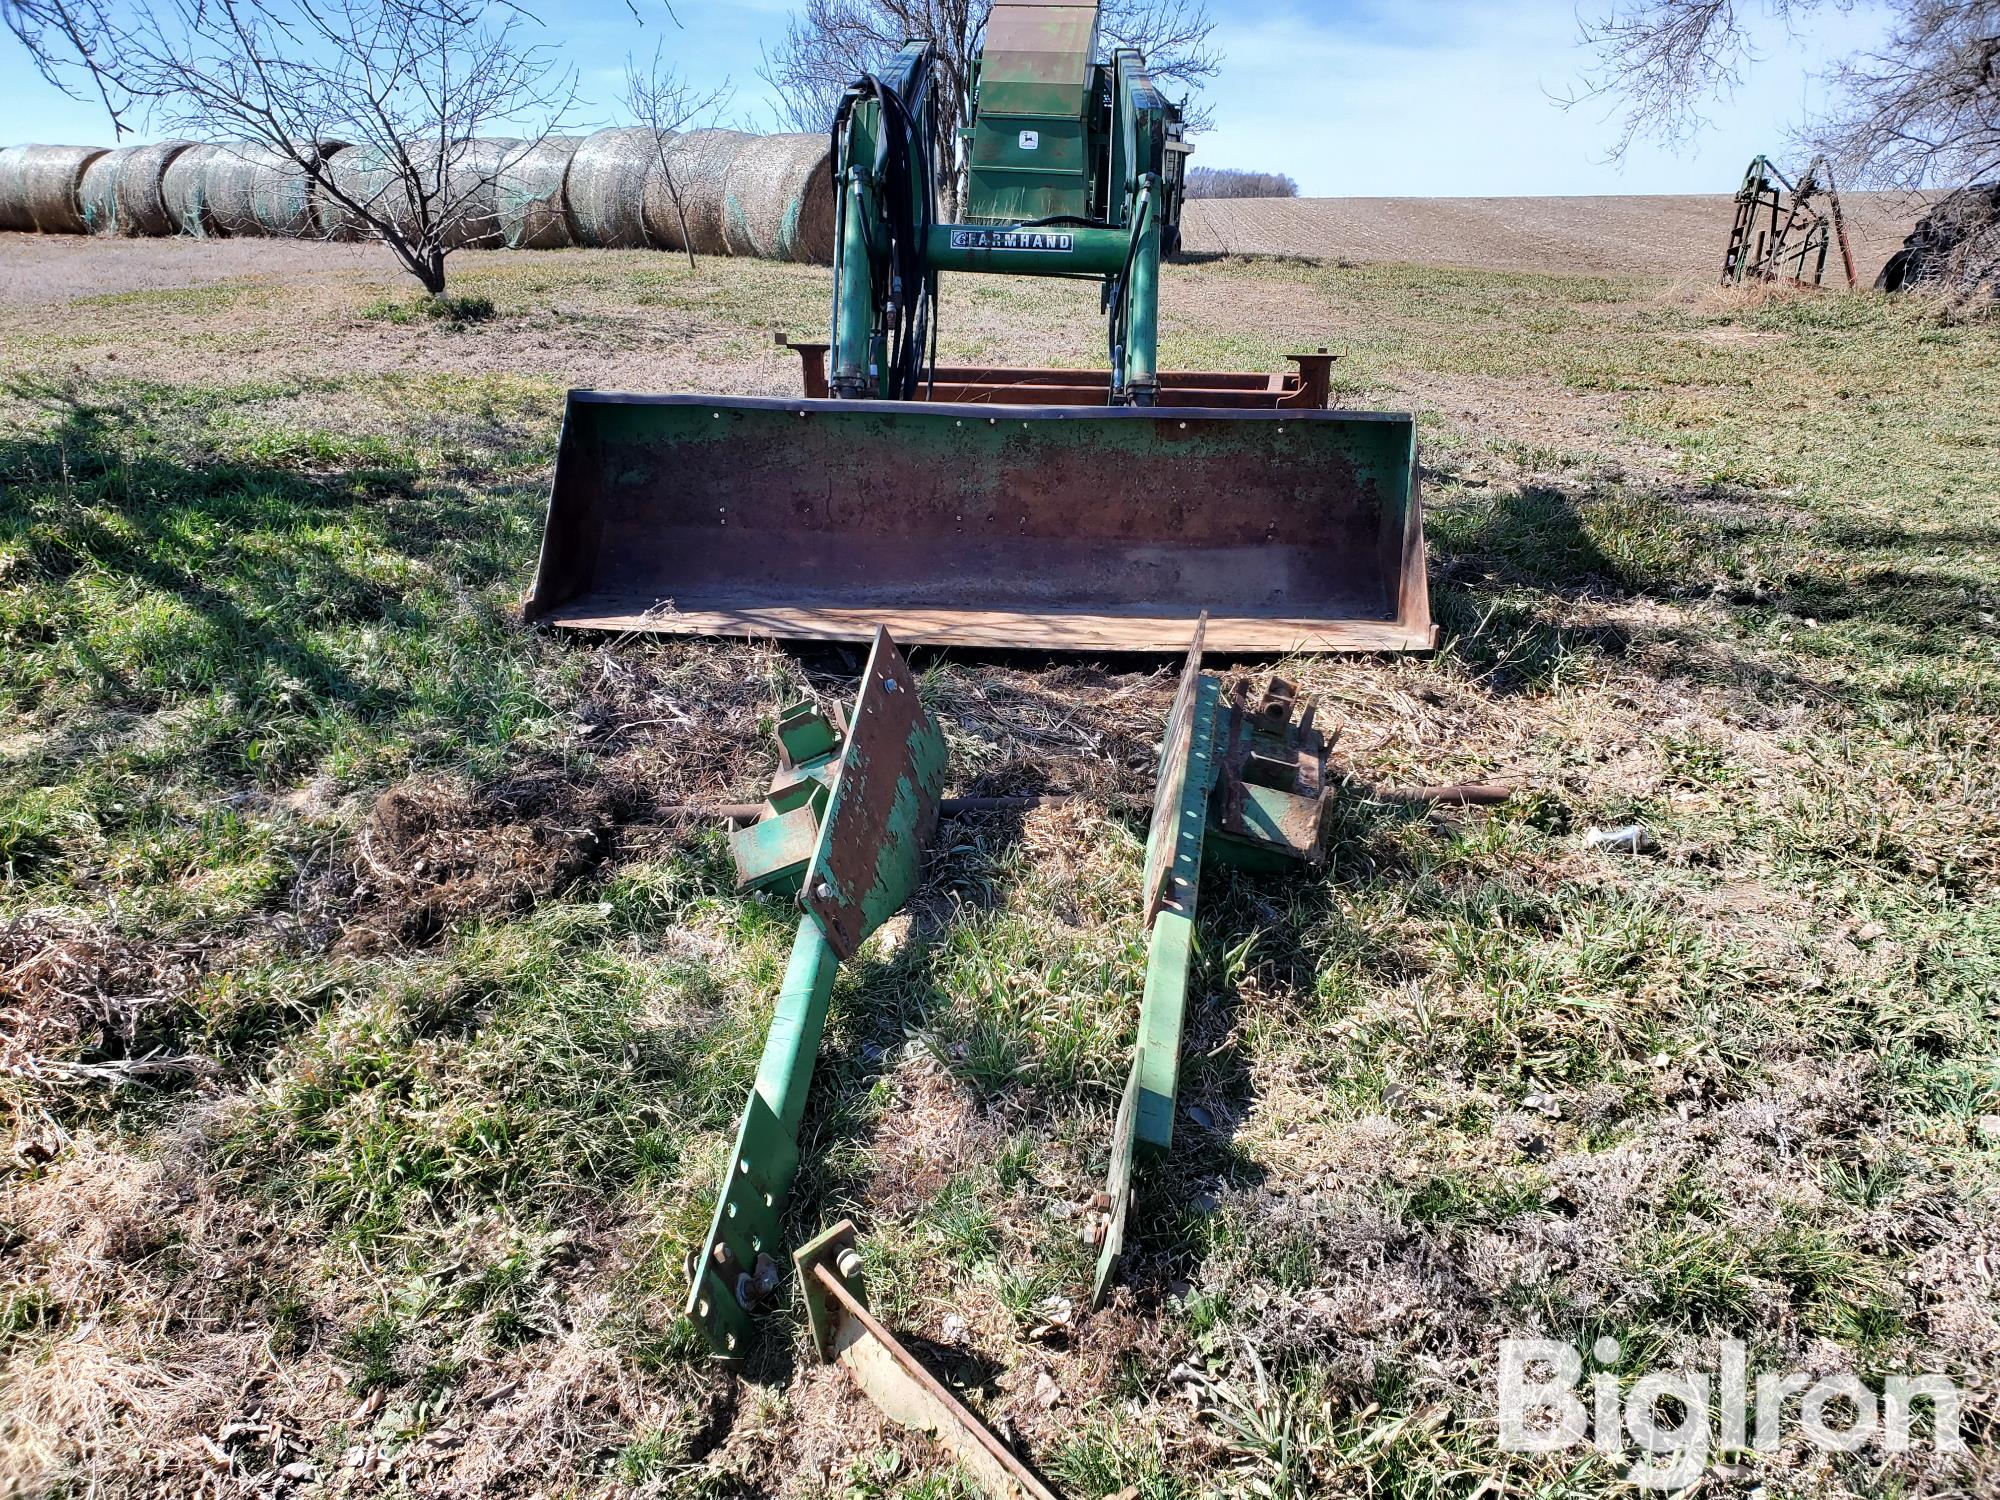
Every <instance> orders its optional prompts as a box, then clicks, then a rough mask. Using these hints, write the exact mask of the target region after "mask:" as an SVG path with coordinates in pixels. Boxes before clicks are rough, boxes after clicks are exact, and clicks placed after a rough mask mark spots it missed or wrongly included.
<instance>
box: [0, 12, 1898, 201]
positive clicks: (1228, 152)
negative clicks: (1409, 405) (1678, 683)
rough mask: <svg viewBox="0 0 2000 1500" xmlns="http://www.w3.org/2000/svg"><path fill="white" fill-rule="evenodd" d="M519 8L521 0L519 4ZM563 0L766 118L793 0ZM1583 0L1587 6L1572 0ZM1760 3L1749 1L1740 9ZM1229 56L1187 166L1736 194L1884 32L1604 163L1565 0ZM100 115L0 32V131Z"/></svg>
mask: <svg viewBox="0 0 2000 1500" xmlns="http://www.w3.org/2000/svg"><path fill="white" fill-rule="evenodd" d="M530 3H532V0H530ZM636 3H637V4H638V5H639V6H640V9H641V14H642V15H643V16H644V17H645V19H646V22H647V24H646V25H644V26H643V27H642V26H640V25H639V24H637V23H635V22H634V20H633V17H632V13H631V12H630V11H629V10H628V9H627V8H626V6H625V4H624V0H568V3H564V4H560V5H551V6H547V7H544V8H543V9H544V14H545V16H546V19H547V22H548V32H549V40H550V41H551V42H553V43H555V44H558V45H559V46H560V47H561V48H562V49H563V50H564V52H565V53H566V54H567V55H568V57H569V58H570V59H571V61H573V62H574V63H575V64H576V66H577V68H578V70H579V73H580V74H581V77H582V80H583V86H584V90H585V93H586V94H587V95H589V96H590V97H591V98H592V99H593V100H594V101H596V107H595V108H594V109H593V110H592V111H591V112H590V113H591V115H592V117H593V118H594V119H596V120H600V121H602V122H604V123H610V122H611V121H612V120H613V119H614V118H615V115H616V110H615V107H614V106H613V104H612V100H613V98H614V97H615V95H616V94H617V92H618V80H619V77H620V74H621V70H622V65H623V59H624V56H625V54H626V53H627V52H628V51H631V52H637V53H639V54H641V55H650V54H651V52H652V49H653V47H654V45H655V43H656V42H660V41H664V42H665V43H666V45H667V47H668V48H669V52H670V55H672V56H673V57H675V58H677V59H678V60H679V62H680V65H681V67H682V71H683V72H685V73H686V74H687V75H689V77H690V78H691V79H693V80H694V81H696V82H699V83H702V84H705V85H713V84H716V83H720V82H721V81H722V80H723V79H724V78H728V79H730V80H731V81H732V82H733V83H734V85H735V87H736V96H735V106H734V108H735V112H736V113H737V114H739V115H742V116H744V117H746V119H748V120H750V121H752V122H754V123H756V124H758V125H760V126H767V125H768V120H767V117H766V106H767V103H768V101H767V98H766V93H765V89H764V86H763V84H762V83H761V82H760V81H759V80H758V78H757V76H756V72H757V67H758V58H759V44H760V43H761V42H764V41H767V40H770V39H772V38H774V37H775V36H776V35H777V34H778V32H779V31H780V30H781V29H782V27H783V24H784V19H785V16H786V14H787V13H788V11H789V10H790V9H791V0H747V3H746V0H736V3H730V4H716V3H706V0H676V9H677V10H678V12H679V14H680V18H681V20H682V22H683V29H680V30H676V29H674V28H673V26H672V25H671V24H670V23H669V22H668V21H667V19H666V15H665V12H664V10H663V9H662V8H660V6H659V3H658V0H636ZM1583 3H1584V4H1585V5H1586V6H1588V5H1589V4H1591V0H1583ZM1755 3H1756V0H1751V4H1752V6H1753V7H1754V5H1755ZM1210 8H1211V10H1212V12H1213V14H1214V15H1215V16H1216V18H1217V20H1218V21H1219V22H1220V23H1221V24H1220V27H1219V30H1218V39H1219V41H1220V43H1221V46H1222V49H1223V52H1224V54H1225V61H1224V65H1223V74H1222V77H1221V79H1220V80H1219V81H1218V82H1217V83H1216V84H1215V85H1214V86H1213V87H1212V88H1211V90H1210V92H1209V97H1210V99H1211V100H1212V102H1213V103H1214V104H1215V106H1216V111H1217V128H1216V129H1215V130H1214V131H1212V132H1210V133H1209V134H1207V135H1205V136H1203V137H1201V139H1200V141H1199V143H1198V144H1199V148H1200V149H1199V155H1198V156H1197V158H1196V160H1197V161H1200V162H1204V163H1207V164H1209V165H1213V166H1240V167H1251V168H1257V169H1261V170H1266V171H1280V172H1287V173H1290V174H1291V175H1292V176H1293V177H1295V178H1296V179H1297V180H1298V182H1299V184H1300V186H1301V188H1302V189H1303V190H1304V191H1305V192H1306V193H1308V194H1310V195H1314V196H1340V195H1350V194H1353V195H1375V194H1396V195H1401V194H1411V195H1419V196H1432V195H1487V194H1493V195H1505V194H1517V193H1528V194H1552V193H1690V192H1725V191H1730V190H1733V188H1734V187H1735V184H1736V180H1737V179H1738V177H1739V176H1740V175H1741V173H1742V169H1743V164H1744V162H1746V161H1747V160H1748V159H1749V158H1750V157H1751V156H1752V155H1754V154H1756V153H1757V152H1759V151H1769V152H1771V153H1773V154H1774V155H1779V156H1781V157H1782V155H1783V154H1784V152H1783V148H1784V145H1785V133H1786V130H1787V129H1788V128H1789V127H1791V126H1793V125H1795V124H1796V123H1797V122H1798V121H1799V120H1800V119H1801V118H1802V117H1803V116H1804V114H1805V113H1806V112H1807V111H1808V110H1809V109H1810V108H1811V106H1812V105H1813V103H1814V102H1815V101H1816V100H1817V99H1818V98H1819V97H1820V91H1819V87H1818V85H1817V83H1816V81H1815V75H1816V74H1817V73H1819V72H1820V70H1822V69H1823V68H1824V67H1825V65H1826V64H1827V62H1828V61H1829V60H1831V59H1833V58H1836V57H1839V56H1841V55H1843V54H1845V53H1847V52H1849V51H1851V50H1853V49H1854V48H1855V47H1858V46H1867V45H1869V44H1871V43H1872V42H1874V41H1876V40H1878V39H1879V38H1880V37H1881V36H1882V35H1883V33H1884V29H1885V23H1884V19H1883V14H1882V12H1881V11H1880V9H1879V8H1878V7H1877V6H1875V5H1874V4H1872V3H1868V0H1861V3H1857V4H1855V5H1853V6H1852V7H1851V8H1849V9H1846V10H1842V9H1840V8H1839V7H1838V6H1829V7H1828V8H1827V9H1826V10H1825V11H1824V12H1822V13H1821V14H1818V15H1815V16H1813V17H1811V18H1810V19H1809V21H1808V23H1807V25H1806V26H1805V27H1803V28H1802V29H1801V31H1800V33H1799V34H1791V33H1789V32H1788V31H1787V30H1786V28H1785V27H1784V26H1782V25H1779V24H1775V23H1766V24H1763V25H1762V26H1761V27H1760V29H1759V32H1758V42H1759V46H1760V51H1761V52H1762V54H1763V61H1762V63H1761V64H1760V65H1759V67H1758V68H1757V69H1756V70H1755V72H1754V73H1753V75H1752V83H1753V85H1754V86H1753V87H1751V88H1747V89H1745V90H1743V91H1741V92H1740V93H1739V95H1738V96H1737V97H1736V98H1734V99H1729V100H1722V101H1719V102H1718V103H1717V104H1716V105H1715V106H1714V107H1713V109H1712V110H1711V111H1710V115H1711V118H1712V128H1711V129H1709V130H1708V131H1706V132H1704V133H1703V134H1702V136H1701V137H1700V139H1699V140H1697V141H1696V142H1694V143H1693V144H1692V145H1691V146H1688V147H1684V148H1681V149H1677V150H1672V151H1669V150H1662V149H1659V148H1655V147H1651V146H1642V147H1640V148H1639V149H1637V150H1636V151H1635V152H1634V153H1633V154H1632V156H1631V157H1630V158H1629V159H1628V160H1627V161H1626V162H1625V163H1624V164H1623V166H1622V167H1614V166H1612V165H1609V164H1608V163H1606V161H1605V160H1604V157H1605V153H1606V151H1607V149H1608V148H1609V146H1610V145H1611V143H1612V141H1613V140H1614V138H1615V135H1616V130H1615V127H1614V126H1613V125H1612V124H1611V123H1610V122H1608V121H1607V120H1606V119H1605V117H1604V116H1605V111H1604V110H1603V109H1602V108H1600V107H1596V106H1584V107H1582V108H1580V109H1577V110H1575V111H1573V112H1569V113H1565V112H1563V111H1562V110H1559V109H1558V108H1556V107H1555V106H1554V105H1553V104H1552V103H1550V101H1549V97H1548V96H1549V94H1550V93H1551V92H1561V91H1562V90H1563V89H1564V88H1565V87H1566V86H1567V85H1568V84H1569V83H1571V82H1572V80H1573V79H1574V78H1575V76H1576V74H1577V71H1578V69H1579V67H1580V66H1581V65H1582V64H1583V62H1584V61H1585V59H1584V56H1583V54H1582V53H1581V52H1580V51H1579V49H1578V48H1577V45H1576V8H1575V5H1574V4H1573V3H1572V0H1515V3H1513V4H1508V3H1506V0H1498V3H1495V0H1403V3H1397V0H1334V3H1318V4H1313V3H1305V0H1211V6H1210ZM108 136H109V130H108V128H107V127H106V125H105V123H104V119H103V116H102V113H101V111H99V110H97V109H94V108H93V107H91V106H90V105H89V104H87V103H83V102H79V101H73V100H70V99H66V98H65V97H63V95H62V94H60V93H59V92H57V91H56V90H55V89H53V88H51V87H50V86H49V85H48V84H46V83H44V82H42V80H41V79H40V78H39V77H38V76H37V75H36V74H35V72H34V70H33V68H32V67H31V66H30V65H29V64H28V62H27V60H26V58H25V56H24V55H23V54H22V52H21V50H20V48H19V46H18V45H17V44H16V43H15V42H14V41H13V39H12V38H11V37H6V38H4V39H0V142H14V141H29V140H35V141H75V142H104V143H105V144H109V141H108Z"/></svg>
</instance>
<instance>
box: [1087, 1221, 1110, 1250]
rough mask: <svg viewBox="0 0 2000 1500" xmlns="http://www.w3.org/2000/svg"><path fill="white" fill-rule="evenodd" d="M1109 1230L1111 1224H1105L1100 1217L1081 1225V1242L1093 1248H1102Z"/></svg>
mask: <svg viewBox="0 0 2000 1500" xmlns="http://www.w3.org/2000/svg"><path fill="white" fill-rule="evenodd" d="M1110 1231H1111V1226H1110V1225H1109V1224H1106V1223H1105V1222H1104V1221H1103V1220H1102V1219H1099V1220H1097V1221H1096V1222H1095V1223H1091V1224H1086V1225H1084V1226H1083V1242H1084V1243H1085V1244H1086V1245H1088V1246H1090V1248H1091V1249H1093V1250H1102V1249H1103V1248H1104V1239H1105V1236H1106V1235H1107V1234H1109V1233H1110Z"/></svg>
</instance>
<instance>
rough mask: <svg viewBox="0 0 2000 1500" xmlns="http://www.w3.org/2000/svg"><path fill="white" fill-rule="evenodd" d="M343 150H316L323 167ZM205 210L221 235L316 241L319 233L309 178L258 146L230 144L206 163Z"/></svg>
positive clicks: (325, 146)
mask: <svg viewBox="0 0 2000 1500" xmlns="http://www.w3.org/2000/svg"><path fill="white" fill-rule="evenodd" d="M343 149H344V147H343V146H342V145H341V143H340V142H338V141H326V142H322V143H321V144H319V145H318V146H316V147H314V150H315V151H316V152H317V154H318V156H319V159H320V160H321V161H322V162H324V161H328V160H330V159H332V158H334V157H335V155H336V153H338V152H340V151H342V150H343ZM206 166H207V170H206V172H205V174H204V183H205V192H206V198H207V202H206V208H207V212H208V215H209V218H210V220H211V221H212V225H213V229H212V230H211V232H214V231H215V230H220V231H221V232H222V233H223V234H228V235H235V236H242V237H251V236H258V235H265V236H270V237H272V238H277V239H317V238H319V237H320V236H321V233H322V230H321V225H320V217H319V213H318V211H317V206H316V205H315V203H314V201H313V197H314V195H313V185H312V178H311V176H310V175H309V174H308V173H307V172H306V170H305V168H303V167H301V166H300V165H299V164H298V163H297V162H296V161H294V160H293V159H292V158H291V157H290V156H288V155H286V154H285V153H284V152H282V151H278V150H276V149H275V148H273V147H270V146H266V145H264V144H263V143H262V142H260V141H231V142H229V143H228V144H226V145H224V146H222V147H221V148H220V149H219V150H218V152H217V154H216V155H215V156H213V157H211V158H209V159H208V161H207V164H206Z"/></svg>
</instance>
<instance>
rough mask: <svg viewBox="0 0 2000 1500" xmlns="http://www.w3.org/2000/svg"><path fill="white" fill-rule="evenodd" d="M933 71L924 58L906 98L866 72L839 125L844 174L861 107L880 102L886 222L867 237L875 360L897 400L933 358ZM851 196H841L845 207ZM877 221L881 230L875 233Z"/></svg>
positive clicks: (906, 395) (878, 191) (837, 143)
mask: <svg viewBox="0 0 2000 1500" xmlns="http://www.w3.org/2000/svg"><path fill="white" fill-rule="evenodd" d="M933 72H934V67H933V65H932V64H931V63H930V62H929V61H926V63H925V65H924V66H923V67H922V68H920V69H919V70H918V71H917V73H916V76H915V79H914V81H913V87H912V88H911V89H910V92H909V95H908V97H905V95H904V94H903V93H901V92H899V91H898V90H897V89H896V88H894V87H892V86H891V85H890V84H888V83H887V82H886V81H884V80H883V79H882V78H881V77H879V76H877V75H876V74H873V73H870V74H868V75H866V76H864V77H863V78H862V79H860V80H859V81H858V82H857V83H856V84H855V85H854V87H853V88H851V89H850V90H849V91H848V94H847V97H846V98H845V99H843V100H842V101H841V107H840V113H839V115H838V117H837V118H836V119H835V121H834V126H833V134H834V153H835V156H834V160H835V168H836V172H837V173H840V174H844V173H845V172H846V171H847V170H849V169H850V168H851V167H852V166H853V163H851V162H850V161H848V160H847V156H846V142H847V139H848V129H847V127H848V124H849V121H850V118H851V116H852V114H853V111H854V109H855V107H856V106H857V105H859V104H862V103H865V102H868V101H870V100H872V101H873V102H874V103H875V104H876V105H877V107H878V113H879V116H880V119H881V130H880V132H879V137H878V140H877V142H876V149H875V160H874V162H873V163H872V171H871V178H872V183H873V185H874V189H875V191H874V192H872V193H871V194H869V195H868V197H869V200H870V201H871V202H872V203H873V204H875V205H876V207H877V212H879V214H880V223H879V225H872V224H871V225H870V226H869V228H870V230H871V233H869V234H868V235H867V236H866V239H867V241H868V243H869V245H870V247H871V253H870V255H869V258H868V259H869V271H870V282H871V285H872V288H873V297H874V304H875V324H874V326H875V333H874V338H873V341H872V344H873V347H871V350H870V355H871V358H870V361H869V362H870V364H871V365H873V366H875V368H876V373H877V379H878V381H879V394H880V395H881V396H883V397H885V398H887V399H888V400H891V401H908V400H911V399H913V398H914V397H915V396H916V394H917V390H918V387H919V386H920V385H922V383H923V380H924V376H925V370H926V367H927V365H928V364H929V363H930V362H931V361H932V360H933V359H934V358H935V353H934V351H935V328H934V324H935V321H936V304H937V275H936V273H935V272H934V271H933V270H932V269H931V265H930V231H931V227H932V225H933V224H934V223H935V222H936V219H937V209H936V192H937V188H936V184H937V175H936V171H935V166H934V161H933V155H932V151H933V141H934V137H935V132H934V130H933V128H932V127H933V124H934V116H935V109H936V105H935V99H934V96H933V94H932V92H931V82H932V75H933ZM845 201H846V200H845V197H844V195H843V198H842V211H843V213H844V212H845V211H846V209H845ZM878 228H879V230H880V234H879V235H878V234H876V233H874V232H873V231H874V230H876V229H878ZM878 239H879V240H880V241H882V242H883V244H882V250H883V253H882V254H880V255H876V254H874V253H873V248H874V246H875V245H876V243H877V241H878ZM836 316H837V315H836ZM837 338H838V333H837V322H836V339H837ZM869 394H871V395H873V394H877V392H873V391H871V392H869Z"/></svg>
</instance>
